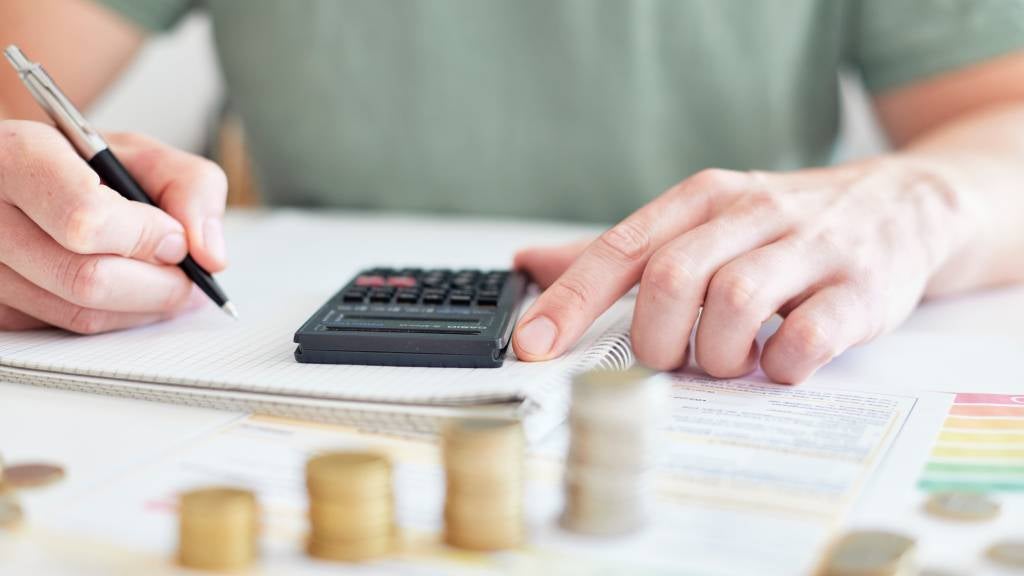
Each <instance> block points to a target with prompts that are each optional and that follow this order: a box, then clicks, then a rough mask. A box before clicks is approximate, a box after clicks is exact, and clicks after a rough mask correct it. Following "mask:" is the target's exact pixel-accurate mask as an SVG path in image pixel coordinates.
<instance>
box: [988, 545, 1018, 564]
mask: <svg viewBox="0 0 1024 576" xmlns="http://www.w3.org/2000/svg"><path fill="white" fill-rule="evenodd" d="M987 554H988V557H989V558H990V559H991V560H992V561H993V562H995V563H997V564H1002V565H1003V566H1007V567H1013V568H1024V540H1022V539H1016V540H1002V541H1000V542H996V543H995V544H993V545H992V546H990V547H989V549H988V552H987Z"/></svg>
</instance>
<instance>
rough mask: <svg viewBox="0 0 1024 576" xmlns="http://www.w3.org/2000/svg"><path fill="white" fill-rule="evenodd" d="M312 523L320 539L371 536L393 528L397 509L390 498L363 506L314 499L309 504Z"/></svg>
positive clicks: (315, 533)
mask: <svg viewBox="0 0 1024 576" xmlns="http://www.w3.org/2000/svg"><path fill="white" fill-rule="evenodd" d="M309 522H310V528H311V530H312V533H313V536H314V538H316V539H319V540H324V541H333V540H339V539H341V540H352V539H363V538H371V537H375V536H380V535H382V534H388V533H390V532H391V531H392V530H393V527H394V524H395V522H394V508H393V506H392V504H391V502H390V501H388V502H387V503H386V505H373V506H367V507H366V508H360V507H351V506H337V505H333V504H327V503H324V502H322V501H320V500H313V501H311V502H310V503H309Z"/></svg>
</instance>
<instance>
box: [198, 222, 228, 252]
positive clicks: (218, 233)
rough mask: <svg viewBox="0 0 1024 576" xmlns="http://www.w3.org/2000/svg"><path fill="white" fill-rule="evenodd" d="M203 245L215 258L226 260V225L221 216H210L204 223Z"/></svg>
mask: <svg viewBox="0 0 1024 576" xmlns="http://www.w3.org/2000/svg"><path fill="white" fill-rule="evenodd" d="M203 245H204V246H206V251H207V253H209V254H210V256H211V257H213V259H214V260H216V261H218V262H224V259H225V256H226V255H225V254H224V225H223V224H221V221H220V218H208V219H207V220H206V223H205V224H203Z"/></svg>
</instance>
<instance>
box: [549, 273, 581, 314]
mask: <svg viewBox="0 0 1024 576" xmlns="http://www.w3.org/2000/svg"><path fill="white" fill-rule="evenodd" d="M548 292H549V293H550V294H551V296H550V300H549V303H553V304H554V306H555V307H556V308H559V309H564V310H581V309H583V308H585V307H586V306H587V305H588V304H589V303H590V301H591V295H590V289H589V288H588V287H587V285H586V284H585V283H584V282H581V281H580V280H578V279H576V278H574V277H563V278H560V279H559V280H558V281H557V282H555V283H554V284H552V285H551V287H550V288H548Z"/></svg>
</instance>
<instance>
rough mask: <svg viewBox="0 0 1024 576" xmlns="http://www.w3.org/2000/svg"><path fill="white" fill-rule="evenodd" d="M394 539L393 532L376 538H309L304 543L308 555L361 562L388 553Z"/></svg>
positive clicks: (393, 545)
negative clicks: (338, 539) (327, 539)
mask: <svg viewBox="0 0 1024 576" xmlns="http://www.w3.org/2000/svg"><path fill="white" fill-rule="evenodd" d="M395 541H396V539H395V537H394V535H393V533H388V534H387V535H383V536H379V537H376V538H366V539H362V540H346V541H324V540H319V539H317V538H310V539H309V541H308V542H307V544H306V551H307V552H308V553H309V555H310V556H313V557H315V558H320V559H322V560H334V561H337V562H362V561H365V560H371V559H373V558H379V557H381V556H384V555H386V554H388V553H390V552H391V551H392V550H394V548H395Z"/></svg>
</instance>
